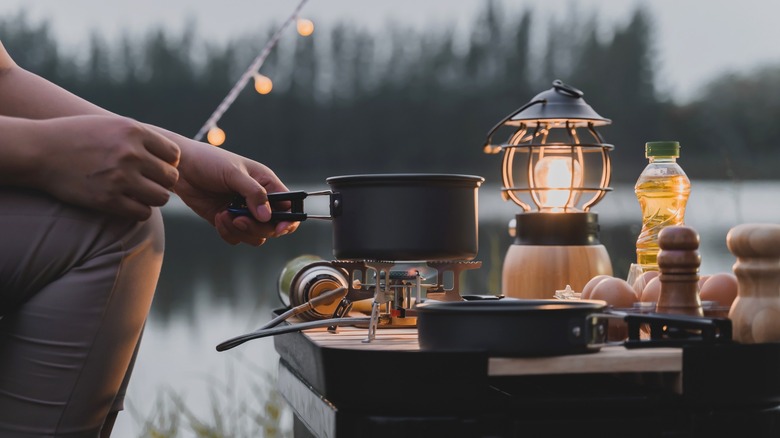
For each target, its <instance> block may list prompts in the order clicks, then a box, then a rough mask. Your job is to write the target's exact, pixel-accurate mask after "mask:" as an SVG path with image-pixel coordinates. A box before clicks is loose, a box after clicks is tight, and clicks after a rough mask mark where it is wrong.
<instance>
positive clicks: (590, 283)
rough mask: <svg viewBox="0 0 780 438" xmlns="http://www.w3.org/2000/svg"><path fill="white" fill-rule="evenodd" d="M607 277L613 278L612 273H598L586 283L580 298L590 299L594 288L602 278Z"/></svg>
mask: <svg viewBox="0 0 780 438" xmlns="http://www.w3.org/2000/svg"><path fill="white" fill-rule="evenodd" d="M607 278H613V277H612V276H610V275H605V274H602V275H597V276H595V277H593V278H591V279H590V280H589V281H588V282H587V283H586V284H585V287H583V288H582V292H581V294H580V298H581V299H583V300H589V299H590V294H591V293H592V292H593V288H594V287H596V285H597V284H599V283H600V282H601V281H602V280H606V279H607Z"/></svg>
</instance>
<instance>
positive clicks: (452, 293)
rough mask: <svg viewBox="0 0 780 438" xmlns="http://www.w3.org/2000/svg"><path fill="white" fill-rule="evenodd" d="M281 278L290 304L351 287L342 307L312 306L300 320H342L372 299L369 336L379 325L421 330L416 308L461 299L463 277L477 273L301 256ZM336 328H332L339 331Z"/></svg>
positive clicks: (439, 264)
mask: <svg viewBox="0 0 780 438" xmlns="http://www.w3.org/2000/svg"><path fill="white" fill-rule="evenodd" d="M288 266H289V268H287V267H286V268H285V270H284V271H283V272H282V275H281V276H280V281H279V290H280V297H282V302H283V303H284V304H285V305H286V306H296V305H299V304H303V303H306V302H309V301H310V300H311V299H313V298H315V297H317V296H319V295H320V294H322V293H325V292H327V291H329V290H332V289H334V288H338V287H344V288H346V289H347V293H346V296H345V297H344V299H343V300H342V301H341V302H340V303H333V304H332V305H329V306H327V307H320V308H312V309H310V310H308V311H306V312H304V313H302V314H301V315H300V316H301V317H302V318H303V319H307V320H317V319H320V320H321V319H326V318H342V317H345V316H347V314H348V313H349V311H350V310H351V309H352V305H353V303H355V302H357V301H363V300H371V320H370V323H369V326H368V337H367V339H366V340H365V342H371V341H372V340H373V339H374V338H375V337H376V330H377V329H378V328H379V327H385V328H393V327H416V326H417V311H416V309H415V305H416V304H417V303H421V302H423V301H424V300H425V299H435V300H437V301H462V300H463V298H462V297H461V295H460V274H461V273H462V272H463V271H465V270H470V269H477V268H479V267H481V266H482V262H475V261H421V262H394V261H386V260H333V261H330V262H328V261H325V260H321V259H318V258H312V256H301V257H300V258H298V259H295V260H293V261H291V262H290V264H288ZM285 298H286V302H285ZM336 329H337V328H336V326H332V327H330V328H329V330H330V331H333V332H335V331H336Z"/></svg>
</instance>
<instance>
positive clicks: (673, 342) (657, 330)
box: [587, 311, 731, 348]
mask: <svg viewBox="0 0 780 438" xmlns="http://www.w3.org/2000/svg"><path fill="white" fill-rule="evenodd" d="M610 319H618V320H622V321H624V322H626V324H627V325H628V339H627V340H626V341H625V342H621V343H620V345H623V346H624V347H626V348H654V347H656V348H660V347H682V346H683V345H688V344H691V343H705V344H723V343H728V342H731V320H730V319H728V318H704V317H700V316H689V315H672V314H662V313H643V314H633V313H627V312H618V311H607V312H606V313H592V314H590V315H588V316H587V320H588V325H587V326H588V327H591V330H592V331H594V333H592V334H591V335H590V338H589V339H590V340H591V342H593V343H594V344H589V346H592V347H599V346H602V345H606V344H607V342H606V333H605V330H603V329H601V327H602V324H604V322H606V321H608V320H610ZM643 324H646V325H648V326H649V327H650V339H649V340H644V341H643V340H640V336H639V330H640V328H641V326H642V325H643ZM597 329H598V330H597ZM612 344H613V343H610V345H612Z"/></svg>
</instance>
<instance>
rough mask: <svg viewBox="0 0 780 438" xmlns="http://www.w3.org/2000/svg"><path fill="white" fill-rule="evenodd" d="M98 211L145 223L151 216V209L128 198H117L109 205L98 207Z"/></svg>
mask: <svg viewBox="0 0 780 438" xmlns="http://www.w3.org/2000/svg"><path fill="white" fill-rule="evenodd" d="M98 209H99V210H102V211H105V212H106V213H110V214H117V215H121V216H125V217H129V218H132V219H134V220H137V221H145V220H147V219H149V217H150V216H151V215H152V207H150V206H149V205H146V204H144V203H143V202H139V201H137V200H135V199H133V198H131V197H128V196H118V197H116V198H115V199H114V200H113V201H112V202H111V203H109V204H104V205H100V206H98Z"/></svg>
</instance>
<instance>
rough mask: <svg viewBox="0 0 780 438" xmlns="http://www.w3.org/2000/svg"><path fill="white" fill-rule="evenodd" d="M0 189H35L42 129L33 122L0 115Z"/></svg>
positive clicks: (42, 134)
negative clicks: (1, 187)
mask: <svg viewBox="0 0 780 438" xmlns="http://www.w3.org/2000/svg"><path fill="white" fill-rule="evenodd" d="M0 132H2V133H3V135H2V136H0V186H15V187H36V181H37V177H38V169H36V167H35V163H36V162H38V161H39V159H40V153H41V148H40V147H39V146H40V143H41V141H44V139H45V137H46V133H45V129H44V128H43V127H42V126H41V124H40V122H38V121H36V120H29V119H21V118H14V117H4V116H0Z"/></svg>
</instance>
